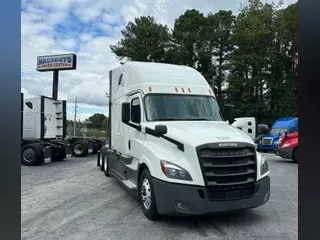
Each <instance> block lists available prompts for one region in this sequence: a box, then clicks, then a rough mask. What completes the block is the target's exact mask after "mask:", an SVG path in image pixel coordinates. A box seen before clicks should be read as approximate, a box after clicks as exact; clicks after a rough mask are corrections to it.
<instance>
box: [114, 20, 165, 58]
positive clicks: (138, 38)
mask: <svg viewBox="0 0 320 240" xmlns="http://www.w3.org/2000/svg"><path fill="white" fill-rule="evenodd" d="M121 33H122V35H123V38H122V39H121V40H120V41H119V42H118V43H117V44H116V45H112V46H110V48H111V51H112V52H113V53H114V54H115V55H116V56H118V57H119V58H120V59H124V58H128V59H130V60H132V61H150V62H161V61H163V60H164V59H165V53H166V47H167V45H168V42H169V39H170V34H169V29H168V27H167V26H163V25H161V24H158V23H156V22H155V20H154V18H153V17H140V18H136V19H135V21H134V23H132V22H129V23H128V24H127V26H126V27H125V29H123V30H122V31H121Z"/></svg>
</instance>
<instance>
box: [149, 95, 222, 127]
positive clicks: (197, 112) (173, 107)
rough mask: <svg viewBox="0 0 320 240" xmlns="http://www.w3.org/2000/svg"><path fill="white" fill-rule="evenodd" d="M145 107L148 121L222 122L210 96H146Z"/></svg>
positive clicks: (218, 110)
mask: <svg viewBox="0 0 320 240" xmlns="http://www.w3.org/2000/svg"><path fill="white" fill-rule="evenodd" d="M145 106H146V114H147V119H148V121H179V120H180V121H196V120H202V121H223V119H222V117H221V115H220V109H219V106H218V103H217V101H216V99H215V98H214V97H211V96H197V95H177V94H148V95H146V97H145Z"/></svg>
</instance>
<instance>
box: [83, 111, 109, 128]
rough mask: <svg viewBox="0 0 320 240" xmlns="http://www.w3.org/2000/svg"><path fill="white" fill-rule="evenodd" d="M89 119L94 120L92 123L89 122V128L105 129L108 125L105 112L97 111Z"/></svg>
mask: <svg viewBox="0 0 320 240" xmlns="http://www.w3.org/2000/svg"><path fill="white" fill-rule="evenodd" d="M88 120H89V121H91V122H92V124H88V126H87V127H88V128H97V129H104V128H105V127H106V123H107V121H108V118H107V117H106V116H105V115H104V114H101V113H95V114H93V115H92V116H90V117H89V118H88ZM105 129H106V128H105Z"/></svg>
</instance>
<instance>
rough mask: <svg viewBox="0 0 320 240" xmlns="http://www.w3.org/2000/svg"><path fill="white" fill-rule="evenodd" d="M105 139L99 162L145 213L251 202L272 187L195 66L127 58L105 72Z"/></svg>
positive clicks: (203, 210) (204, 210)
mask: <svg viewBox="0 0 320 240" xmlns="http://www.w3.org/2000/svg"><path fill="white" fill-rule="evenodd" d="M109 79H110V86H109V87H110V90H111V93H110V102H109V119H110V122H109V124H110V128H109V129H110V131H109V134H110V136H109V146H107V147H104V148H102V151H101V154H99V155H98V156H99V158H98V165H100V169H101V170H102V171H104V172H105V175H106V176H113V177H115V178H116V179H118V180H119V182H120V183H122V184H123V186H125V187H126V188H127V189H128V190H129V191H130V192H131V193H132V194H133V195H134V196H136V197H137V198H138V199H139V201H140V203H141V206H142V210H143V212H144V214H145V216H146V217H147V218H149V219H156V218H157V216H159V214H161V215H185V214H186V215H202V214H211V213H225V212H230V211H237V210H243V209H248V208H254V207H258V206H261V205H263V204H265V203H266V202H267V201H268V199H269V194H270V179H269V169H268V164H267V162H266V160H265V158H264V157H263V156H262V155H261V154H260V153H258V152H256V149H255V144H254V142H253V140H252V139H251V138H250V136H249V135H248V134H246V133H245V132H243V131H241V130H240V129H238V128H236V127H233V126H231V125H229V124H228V123H226V122H225V121H224V120H223V119H222V117H221V114H220V110H219V106H218V104H217V101H216V99H215V96H214V93H213V92H212V90H211V88H210V86H209V85H208V83H207V81H206V80H205V79H204V77H203V76H202V75H201V74H200V73H199V72H197V71H196V70H194V69H192V68H190V67H185V66H177V65H169V64H160V63H142V62H129V63H126V64H124V65H122V66H120V67H118V68H116V69H114V70H112V71H110V77H109Z"/></svg>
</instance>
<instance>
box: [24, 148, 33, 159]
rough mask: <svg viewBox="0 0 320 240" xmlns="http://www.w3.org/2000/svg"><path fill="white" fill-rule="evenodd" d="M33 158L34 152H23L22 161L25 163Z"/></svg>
mask: <svg viewBox="0 0 320 240" xmlns="http://www.w3.org/2000/svg"><path fill="white" fill-rule="evenodd" d="M33 158H34V151H33V150H32V149H31V148H28V149H26V150H24V152H23V160H24V161H26V162H31V161H32V160H33Z"/></svg>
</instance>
